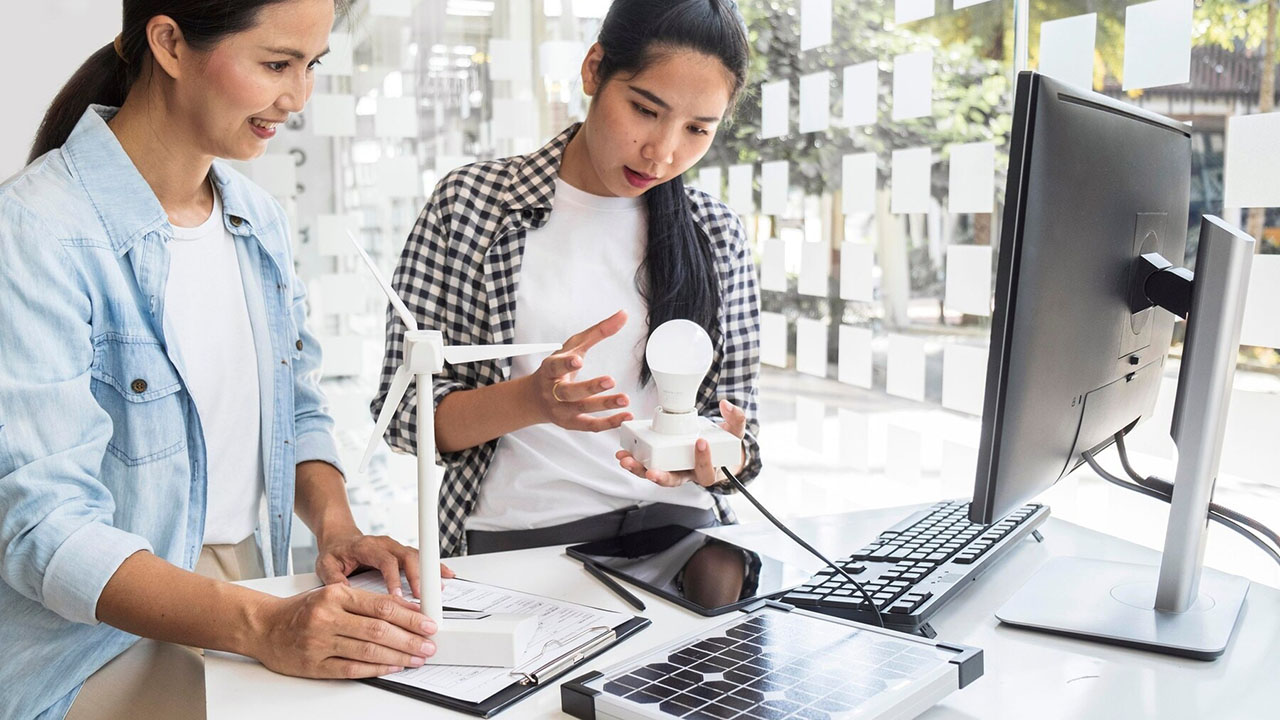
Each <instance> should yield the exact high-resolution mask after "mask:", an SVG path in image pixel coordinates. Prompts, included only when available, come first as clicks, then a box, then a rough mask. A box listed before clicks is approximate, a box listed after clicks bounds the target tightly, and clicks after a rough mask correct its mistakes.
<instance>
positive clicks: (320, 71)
mask: <svg viewBox="0 0 1280 720" xmlns="http://www.w3.org/2000/svg"><path fill="white" fill-rule="evenodd" d="M352 65H353V63H352V44H351V33H345V32H336V33H330V34H329V54H328V55H325V56H324V57H322V58H320V64H319V65H317V66H316V75H350V74H351V71H352Z"/></svg>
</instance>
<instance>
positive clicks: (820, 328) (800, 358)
mask: <svg viewBox="0 0 1280 720" xmlns="http://www.w3.org/2000/svg"><path fill="white" fill-rule="evenodd" d="M796 370H797V371H798V372H802V373H804V374H805V375H813V376H815V377H826V376H827V323H826V321H824V320H811V319H809V318H798V319H797V320H796Z"/></svg>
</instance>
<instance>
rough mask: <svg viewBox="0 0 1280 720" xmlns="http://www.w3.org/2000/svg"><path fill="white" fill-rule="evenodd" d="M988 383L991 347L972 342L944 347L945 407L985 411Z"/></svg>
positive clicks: (970, 412)
mask: <svg viewBox="0 0 1280 720" xmlns="http://www.w3.org/2000/svg"><path fill="white" fill-rule="evenodd" d="M986 387H987V349H986V348H985V347H973V346H971V345H947V346H946V347H944V348H942V407H944V408H947V409H948V410H955V411H957V412H963V413H969V414H970V415H981V414H982V400H983V395H984V393H985V392H986Z"/></svg>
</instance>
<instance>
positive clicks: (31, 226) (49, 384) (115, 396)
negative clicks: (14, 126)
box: [0, 0, 435, 719]
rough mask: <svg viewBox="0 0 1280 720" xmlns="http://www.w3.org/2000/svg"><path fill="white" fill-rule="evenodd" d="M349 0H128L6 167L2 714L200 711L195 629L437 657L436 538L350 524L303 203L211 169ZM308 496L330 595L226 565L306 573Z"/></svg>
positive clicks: (246, 646) (309, 669)
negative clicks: (372, 587) (249, 584)
mask: <svg viewBox="0 0 1280 720" xmlns="http://www.w3.org/2000/svg"><path fill="white" fill-rule="evenodd" d="M334 15H335V7H334V0H257V1H251V0H220V1H219V2H216V3H209V2H200V1H198V0H125V2H124V32H123V33H121V35H120V36H119V37H117V38H116V41H115V42H114V43H112V44H109V45H107V46H106V47H104V48H103V49H102V50H100V51H99V52H98V53H96V54H95V55H93V56H92V57H91V58H90V59H89V60H88V61H87V62H86V63H85V65H84V66H83V67H82V68H81V69H80V70H79V71H78V72H77V74H76V75H75V76H74V77H73V78H72V79H71V81H70V82H69V83H68V84H67V86H66V87H65V88H64V89H63V91H62V92H61V93H60V94H59V95H58V97H57V99H56V100H55V101H54V104H53V106H52V107H51V108H50V110H49V112H48V115H47V116H46V118H45V121H44V124H43V125H42V127H41V130H40V134H39V137H38V138H37V140H36V143H35V147H34V148H33V151H32V158H33V160H32V162H31V164H30V165H29V166H28V167H27V168H25V169H24V170H23V171H22V172H21V173H19V174H18V175H17V176H16V177H14V178H12V179H10V180H9V181H8V182H6V183H5V184H4V185H0V578H2V579H3V582H0V647H3V648H4V652H3V653H2V654H0V687H3V691H0V717H5V718H31V717H41V718H61V717H64V716H65V717H71V718H77V719H78V718H115V717H125V716H128V717H131V718H147V717H193V716H195V717H200V716H203V713H204V699H203V691H202V688H203V675H202V669H201V663H200V660H199V656H198V654H196V653H195V652H193V651H190V650H188V649H187V648H184V647H182V646H183V645H185V646H191V647H194V648H213V649H219V650H228V651H233V652H237V653H241V654H244V655H249V656H251V657H254V658H256V659H258V660H260V661H261V662H262V663H263V664H265V665H266V666H267V667H269V668H271V669H272V670H275V671H277V672H281V673H285V674H290V675H298V676H306V677H329V678H338V677H369V676H376V675H381V674H385V673H388V672H392V671H396V670H399V669H402V668H404V667H410V666H417V665H421V664H422V663H423V659H424V658H425V657H426V656H427V655H430V654H431V653H432V652H434V646H433V645H432V643H431V641H430V639H429V638H430V635H431V633H432V632H434V629H435V626H434V623H432V622H431V620H430V619H428V618H425V617H424V616H423V615H422V614H421V613H420V612H419V611H418V610H417V606H416V605H413V604H412V603H410V602H408V601H406V600H405V599H404V598H403V597H402V594H401V592H400V571H401V570H402V569H403V570H404V571H405V572H406V574H407V575H408V576H409V579H410V584H411V586H412V587H413V590H414V592H415V593H416V591H417V577H416V575H417V573H416V568H417V562H418V561H417V553H416V551H415V550H413V549H411V548H406V547H404V546H402V545H399V544H398V543H396V542H394V541H392V540H390V539H389V538H383V537H371V536H366V535H363V534H362V533H361V532H360V531H359V530H358V529H357V528H356V526H355V523H354V521H353V520H352V516H351V511H350V508H349V507H348V505H347V501H346V493H345V489H344V486H343V476H342V474H341V472H340V470H339V469H338V460H337V452H336V448H335V445H334V441H333V437H332V426H333V421H332V419H331V418H330V417H329V416H328V414H327V412H326V409H325V404H324V397H323V395H322V394H321V392H320V389H319V387H318V384H317V375H318V369H319V365H320V351H319V347H318V346H317V344H316V342H315V340H314V338H313V336H312V335H311V334H310V333H309V332H308V331H307V330H306V328H305V323H304V321H305V308H304V297H305V295H304V290H303V288H302V284H301V282H300V281H299V280H298V278H297V277H296V276H295V275H294V273H293V260H292V257H291V252H290V241H289V229H288V222H287V220H286V218H285V214H284V211H283V210H282V208H281V207H280V206H279V205H278V204H277V203H276V202H275V201H274V200H272V199H271V198H270V196H268V195H267V194H266V193H265V192H264V191H263V190H262V189H260V188H258V187H257V186H255V185H253V184H252V183H250V182H249V181H248V180H246V179H244V178H243V177H242V176H240V175H238V174H237V173H235V172H234V171H233V170H231V169H230V168H228V167H227V166H226V165H224V164H223V163H221V162H218V161H216V160H215V158H234V159H239V160H247V159H250V158H253V157H256V156H258V155H260V154H262V152H263V151H264V150H265V149H266V145H267V141H268V140H269V139H270V138H271V136H272V135H274V133H275V127H276V126H277V125H279V124H280V123H281V122H283V121H285V120H286V119H287V118H288V116H289V114H290V113H296V112H299V111H301V110H302V108H303V104H304V103H305V101H306V99H307V97H308V96H309V95H310V92H311V89H312V73H313V68H314V66H315V64H316V63H317V62H318V60H319V58H320V56H322V55H323V54H324V53H325V52H326V49H327V44H328V37H329V30H330V28H331V27H332V25H333V20H334ZM91 103H92V104H91ZM114 106H119V109H118V110H117V109H116V107H114ZM179 278H181V282H177V283H175V282H174V281H178V280H179ZM228 289H230V292H228ZM201 313H204V315H203V316H202V315H201ZM263 499H265V510H266V512H265V513H264V515H265V517H266V518H267V519H268V521H267V523H266V524H265V525H258V523H257V522H256V518H257V517H259V516H260V515H259V504H260V502H261V501H262V500H263ZM295 511H296V512H297V514H298V516H299V517H300V518H301V519H302V520H303V521H304V522H305V523H306V524H307V525H308V527H310V528H311V530H312V531H314V533H315V535H316V538H317V542H318V545H319V559H318V560H317V563H316V571H317V572H318V573H319V575H320V577H321V579H322V580H323V581H324V582H325V583H326V587H325V588H324V589H323V590H321V591H318V592H312V593H305V594H302V595H298V596H295V597H291V598H275V597H272V596H268V595H266V594H263V593H259V592H255V591H252V590H248V589H246V588H243V587H240V586H237V585H233V584H231V583H229V582H225V581H226V580H237V579H242V578H244V577H250V576H255V575H256V576H261V575H262V574H263V573H264V572H266V573H271V574H275V575H282V574H284V573H286V572H287V571H288V552H289V526H290V519H291V518H292V515H293V513H294V512H295ZM255 528H256V529H255ZM246 533H247V537H245V534H246ZM210 538H221V540H217V541H215V542H214V543H210V542H209V539H210ZM211 545H216V547H213V546H211ZM259 548H261V549H259ZM360 566H368V567H374V568H377V569H378V570H380V571H381V572H382V573H383V575H384V577H385V578H386V580H387V583H388V590H389V591H391V592H392V594H391V595H377V594H373V593H367V592H363V591H358V590H355V589H352V588H350V587H348V586H347V585H346V584H345V582H346V574H347V573H349V572H351V571H353V570H355V569H356V568H357V567H360ZM193 570H194V572H193ZM215 578H216V579H215ZM140 637H141V638H145V639H143V640H141V641H140ZM157 641H163V642H157ZM169 643H175V644H169ZM86 680H87V682H86Z"/></svg>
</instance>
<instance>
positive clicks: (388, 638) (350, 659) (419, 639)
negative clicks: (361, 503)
mask: <svg viewBox="0 0 1280 720" xmlns="http://www.w3.org/2000/svg"><path fill="white" fill-rule="evenodd" d="M254 614H255V616H256V617H255V618H254V622H253V624H252V627H255V628H257V629H258V632H257V635H256V637H255V638H253V640H252V641H251V643H250V648H251V652H250V653H249V655H251V656H252V657H253V658H255V659H256V660H258V661H259V662H261V663H262V664H263V665H265V666H266V667H267V668H268V669H270V670H273V671H275V672H278V673H281V674H283V675H293V676H296V677H307V678H366V677H377V676H380V675H387V674H390V673H394V672H399V671H401V670H403V669H405V668H413V667H421V666H422V664H423V662H424V661H425V659H426V658H427V657H429V656H430V655H433V654H435V649H436V646H435V643H434V642H432V641H431V635H432V634H433V633H435V631H436V624H435V621H433V620H431V619H430V618H428V617H427V616H425V615H423V614H422V612H421V611H420V610H419V609H418V606H417V605H415V604H413V603H410V602H408V601H406V600H403V599H401V598H396V597H393V596H391V595H383V594H379V593H371V592H368V591H365V590H359V589H356V588H352V587H350V586H348V585H341V584H338V585H326V586H324V587H322V588H317V589H315V590H311V591H309V592H305V593H302V594H299V595H294V596H293V597H286V598H276V597H272V598H269V599H267V600H265V601H263V603H262V604H261V605H260V606H258V608H257V609H256V610H255V613H254Z"/></svg>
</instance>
